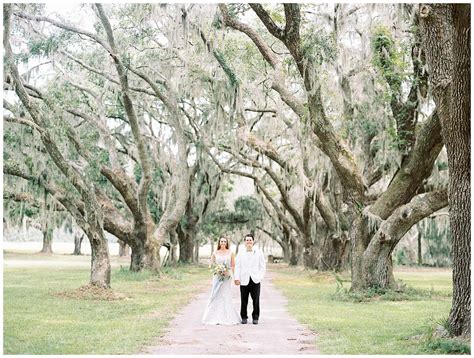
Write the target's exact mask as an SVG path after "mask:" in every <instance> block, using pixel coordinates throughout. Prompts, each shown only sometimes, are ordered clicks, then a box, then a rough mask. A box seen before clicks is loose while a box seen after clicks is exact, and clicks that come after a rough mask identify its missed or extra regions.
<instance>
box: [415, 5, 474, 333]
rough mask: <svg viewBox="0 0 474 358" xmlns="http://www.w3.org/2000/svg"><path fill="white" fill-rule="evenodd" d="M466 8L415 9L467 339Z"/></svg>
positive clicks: (458, 322)
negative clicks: (443, 161) (444, 168)
mask: <svg viewBox="0 0 474 358" xmlns="http://www.w3.org/2000/svg"><path fill="white" fill-rule="evenodd" d="M470 11H471V8H470V5H469V4H462V5H459V4H433V5H420V16H421V18H422V20H421V21H420V23H421V29H422V32H423V36H424V44H425V51H426V55H427V56H426V59H427V63H428V65H429V67H430V84H431V86H432V88H433V97H434V100H435V103H436V106H437V107H438V108H439V109H440V122H441V130H442V131H441V132H442V135H443V139H444V143H445V145H446V150H447V154H448V167H449V214H450V228H451V231H452V238H453V243H452V256H453V304H452V308H451V312H450V314H449V323H450V326H451V328H452V332H453V334H454V335H457V336H459V335H461V336H470V335H471V267H470V266H471V265H470V262H471V241H470V240H471V220H470V212H471V204H470V200H471V197H470V192H471V182H470V180H471V179H470V177H471V171H470V142H471V138H470V132H471V131H470V110H471V107H470V100H471V86H470V77H471V75H470V72H471V71H470V66H471V50H470V43H471V31H470V26H471V25H470V22H471V18H470Z"/></svg>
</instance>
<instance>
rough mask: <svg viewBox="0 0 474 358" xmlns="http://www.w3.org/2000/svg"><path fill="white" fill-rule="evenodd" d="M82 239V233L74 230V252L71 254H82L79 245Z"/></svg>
mask: <svg viewBox="0 0 474 358" xmlns="http://www.w3.org/2000/svg"><path fill="white" fill-rule="evenodd" d="M83 239H84V234H83V233H80V232H76V233H75V234H74V252H73V253H72V254H73V255H82V254H81V246H82V240H83Z"/></svg>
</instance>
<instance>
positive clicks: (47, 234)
mask: <svg viewBox="0 0 474 358" xmlns="http://www.w3.org/2000/svg"><path fill="white" fill-rule="evenodd" d="M53 231H54V230H53V228H52V227H51V224H50V223H48V222H45V223H44V225H43V248H42V249H41V253H42V254H52V253H53Z"/></svg>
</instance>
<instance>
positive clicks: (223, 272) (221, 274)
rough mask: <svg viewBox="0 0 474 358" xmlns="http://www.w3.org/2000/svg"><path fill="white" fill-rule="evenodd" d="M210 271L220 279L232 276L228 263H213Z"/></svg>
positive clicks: (223, 279)
mask: <svg viewBox="0 0 474 358" xmlns="http://www.w3.org/2000/svg"><path fill="white" fill-rule="evenodd" d="M209 268H210V271H211V272H212V274H213V275H214V276H217V278H218V279H219V281H225V280H228V279H229V278H230V270H229V267H228V266H227V265H226V264H211V265H210V267H209Z"/></svg>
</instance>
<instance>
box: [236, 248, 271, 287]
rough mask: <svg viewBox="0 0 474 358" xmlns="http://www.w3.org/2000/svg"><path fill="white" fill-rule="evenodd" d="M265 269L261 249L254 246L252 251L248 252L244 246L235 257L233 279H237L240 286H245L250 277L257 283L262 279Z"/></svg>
mask: <svg viewBox="0 0 474 358" xmlns="http://www.w3.org/2000/svg"><path fill="white" fill-rule="evenodd" d="M266 269H267V266H266V263H265V257H264V256H263V252H262V250H260V249H257V248H255V247H254V248H253V251H252V252H248V251H247V248H246V247H244V248H243V249H242V250H240V251H239V253H238V254H237V257H236V259H235V272H234V280H239V281H240V284H241V285H242V286H247V285H248V284H249V282H250V277H252V281H253V282H255V283H259V282H260V281H262V280H263V277H264V276H265V271H266Z"/></svg>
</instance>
